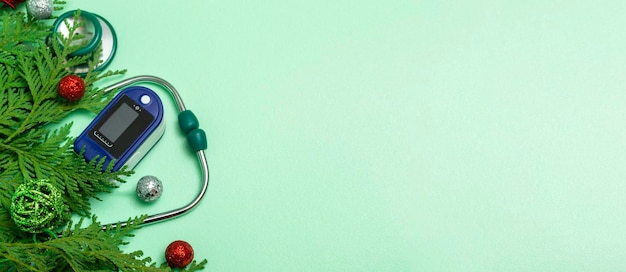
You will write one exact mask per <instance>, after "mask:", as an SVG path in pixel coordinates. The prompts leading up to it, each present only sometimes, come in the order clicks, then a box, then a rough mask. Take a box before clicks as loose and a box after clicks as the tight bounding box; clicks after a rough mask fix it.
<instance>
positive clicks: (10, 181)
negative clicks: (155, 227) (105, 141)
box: [0, 0, 206, 271]
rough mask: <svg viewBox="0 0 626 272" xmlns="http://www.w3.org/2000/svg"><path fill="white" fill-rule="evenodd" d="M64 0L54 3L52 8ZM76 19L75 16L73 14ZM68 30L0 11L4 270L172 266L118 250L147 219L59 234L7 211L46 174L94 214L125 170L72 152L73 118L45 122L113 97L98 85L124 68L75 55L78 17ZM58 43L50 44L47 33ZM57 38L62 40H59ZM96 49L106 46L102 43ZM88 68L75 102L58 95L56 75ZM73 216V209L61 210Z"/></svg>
mask: <svg viewBox="0 0 626 272" xmlns="http://www.w3.org/2000/svg"><path fill="white" fill-rule="evenodd" d="M63 3H64V1H60V0H55V1H54V4H55V10H59V9H61V7H60V6H59V5H60V4H63ZM76 16H78V14H77V15H76ZM75 22H77V23H76V24H74V25H72V26H70V27H69V30H70V31H69V35H67V36H57V34H56V33H52V34H51V33H50V32H51V31H50V27H49V24H48V23H47V22H46V20H35V19H34V18H32V17H27V16H26V14H24V13H23V12H16V11H14V10H9V9H0V271H6V270H17V271H50V270H53V271H69V270H74V271H84V270H90V271H95V270H107V271H111V270H122V271H170V270H171V269H169V268H168V267H157V266H156V264H155V263H152V262H151V260H150V258H142V257H141V256H142V255H143V253H142V252H141V251H135V252H131V253H123V252H122V251H121V250H120V249H119V247H120V246H121V245H124V244H127V243H128V242H127V238H129V237H131V236H132V232H133V231H134V230H136V229H137V228H138V227H139V224H140V223H141V222H142V221H143V219H144V217H140V218H135V219H132V220H129V221H128V222H127V223H128V225H127V227H126V228H123V229H122V228H120V227H119V225H118V227H117V228H114V229H109V228H107V230H105V231H103V230H102V227H101V226H100V225H99V224H98V223H97V222H96V220H95V217H94V223H92V224H91V225H89V226H87V227H83V226H82V221H83V220H82V219H81V221H80V222H79V223H78V224H76V225H72V224H71V223H70V226H68V227H67V228H65V230H64V232H63V234H62V236H63V237H62V238H59V239H51V240H50V239H48V238H47V237H44V236H45V235H42V234H39V235H35V236H33V235H32V234H29V233H25V232H23V231H21V230H20V229H19V228H18V227H17V226H16V225H15V224H14V223H13V220H12V218H11V215H10V212H9V210H10V206H11V197H12V194H13V192H14V191H15V189H16V187H17V186H18V185H20V184H22V183H23V182H24V181H26V180H28V179H35V178H46V179H48V180H50V182H51V183H53V184H54V185H55V186H56V187H57V188H59V189H61V190H63V201H64V204H66V205H67V207H68V211H69V212H72V213H76V214H79V215H82V216H89V215H90V203H89V201H90V200H91V199H98V197H97V194H98V193H100V192H110V191H111V190H112V189H113V188H115V187H116V183H115V181H117V182H124V180H123V179H122V177H124V176H128V175H130V174H131V173H132V172H130V171H127V170H126V168H122V170H120V171H117V172H112V171H111V170H112V166H113V164H112V163H111V164H109V165H108V167H107V168H106V169H105V170H104V171H102V166H103V165H104V162H105V160H104V159H105V158H95V159H93V160H91V161H89V162H86V161H85V160H84V159H83V156H82V153H81V154H75V153H74V150H73V147H72V143H73V139H72V138H71V137H69V132H70V127H71V123H69V124H66V125H63V126H60V127H59V128H58V129H57V130H54V131H50V130H49V129H48V127H47V125H49V124H51V123H55V124H56V123H60V122H62V121H63V119H64V118H65V117H67V115H68V114H70V113H71V112H73V111H76V110H81V109H82V110H88V111H91V112H98V111H100V110H101V109H102V108H103V107H104V106H105V105H106V103H108V102H109V101H110V100H111V99H112V97H113V94H112V93H104V92H103V90H102V89H99V88H97V87H95V86H94V84H95V83H96V82H97V81H99V80H102V79H103V78H106V77H109V76H115V75H120V74H123V73H125V70H120V71H107V72H104V73H102V72H96V71H94V68H95V67H96V66H97V65H98V62H99V55H100V52H101V51H97V52H95V53H92V54H88V55H85V56H79V57H70V55H71V53H72V52H73V51H74V50H77V49H78V48H79V47H81V46H82V45H81V44H80V42H77V41H79V40H81V39H82V36H81V35H80V34H74V33H75V31H74V30H75V29H77V28H79V27H81V23H80V20H75ZM47 37H49V39H50V40H52V41H54V42H51V43H49V44H47V43H46V42H45V40H46V38H47ZM57 41H58V42H57ZM98 50H101V48H99V49H98ZM85 64H87V66H88V68H89V69H88V72H87V74H86V75H85V76H84V80H85V85H86V92H85V95H84V97H83V98H82V99H81V100H80V101H78V102H74V103H70V102H67V101H65V100H64V99H62V98H60V97H58V94H57V85H58V83H59V80H60V79H61V78H63V77H64V76H66V75H69V74H70V73H71V69H70V68H71V67H73V66H76V65H85ZM64 216H65V219H67V220H69V213H68V214H66V215H64ZM205 264H206V260H204V261H202V262H200V263H196V262H195V261H194V262H193V263H192V264H190V265H189V266H188V267H187V269H185V270H183V271H194V270H199V269H203V268H204V265H205Z"/></svg>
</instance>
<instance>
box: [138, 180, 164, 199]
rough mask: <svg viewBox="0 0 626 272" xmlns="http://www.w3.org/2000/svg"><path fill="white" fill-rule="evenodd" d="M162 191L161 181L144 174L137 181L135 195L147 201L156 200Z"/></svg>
mask: <svg viewBox="0 0 626 272" xmlns="http://www.w3.org/2000/svg"><path fill="white" fill-rule="evenodd" d="M161 193H163V183H162V182H161V181H160V180H159V179H158V178H156V177H155V176H145V177H142V178H141V179H139V182H137V196H139V198H141V200H143V201H146V202H149V201H154V200H157V199H158V198H159V197H161Z"/></svg>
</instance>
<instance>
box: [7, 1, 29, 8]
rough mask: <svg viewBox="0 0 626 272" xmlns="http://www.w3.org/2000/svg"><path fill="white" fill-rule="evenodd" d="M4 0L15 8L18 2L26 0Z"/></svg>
mask: <svg viewBox="0 0 626 272" xmlns="http://www.w3.org/2000/svg"><path fill="white" fill-rule="evenodd" d="M2 2H3V3H5V4H7V5H9V7H11V8H15V7H16V6H17V4H19V3H22V2H24V0H2Z"/></svg>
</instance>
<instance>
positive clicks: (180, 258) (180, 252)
mask: <svg viewBox="0 0 626 272" xmlns="http://www.w3.org/2000/svg"><path fill="white" fill-rule="evenodd" d="M165 259H166V260H167V265H169V266H170V267H171V268H184V267H185V266H187V265H188V264H190V263H191V261H193V248H192V247H191V245H190V244H189V243H187V242H185V241H181V240H176V241H174V242H172V243H170V245H169V246H167V248H166V249H165Z"/></svg>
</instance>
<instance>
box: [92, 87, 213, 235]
mask: <svg viewBox="0 0 626 272" xmlns="http://www.w3.org/2000/svg"><path fill="white" fill-rule="evenodd" d="M139 82H149V83H156V84H158V85H160V86H162V87H163V88H164V89H166V90H167V91H168V92H169V93H170V94H171V96H172V98H174V101H175V102H176V107H177V108H178V112H179V113H180V112H183V111H185V110H186V108H185V104H184V103H183V100H182V98H181V97H180V94H179V93H178V91H176V88H174V86H172V84H170V83H169V82H167V81H166V80H164V79H162V78H159V77H156V76H147V75H144V76H136V77H131V78H129V79H126V80H123V81H120V82H118V83H115V84H113V85H110V86H108V87H106V88H104V92H105V93H108V92H111V91H113V90H115V89H118V88H122V87H126V86H129V85H133V84H135V83H139ZM197 156H198V162H199V164H200V168H201V171H202V188H201V190H200V192H199V193H198V195H197V196H196V198H194V199H193V201H191V202H190V203H189V204H187V205H186V206H183V207H180V208H178V209H174V210H171V211H168V212H163V213H159V214H154V215H150V216H148V217H147V218H146V219H145V220H144V222H143V224H142V225H148V224H154V223H157V222H160V221H163V220H167V219H172V218H175V217H178V216H180V215H182V214H184V213H186V212H188V211H190V210H191V209H193V208H194V207H195V206H197V205H198V203H199V202H200V200H202V198H203V197H204V195H205V193H206V190H207V188H208V186H209V166H208V162H207V160H206V156H205V154H204V150H200V151H198V152H197ZM126 225H127V222H126V221H121V222H119V223H113V224H109V225H108V226H109V227H110V228H116V227H117V226H120V227H122V228H123V227H125V226H126ZM108 226H107V225H103V226H102V229H107V228H109V227H108Z"/></svg>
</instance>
